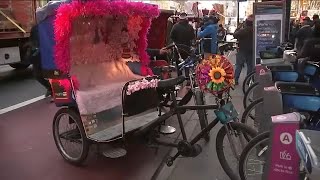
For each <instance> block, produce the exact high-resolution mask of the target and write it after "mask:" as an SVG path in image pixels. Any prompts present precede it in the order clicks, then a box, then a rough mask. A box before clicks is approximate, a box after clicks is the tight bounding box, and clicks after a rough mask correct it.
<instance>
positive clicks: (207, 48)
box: [197, 16, 219, 59]
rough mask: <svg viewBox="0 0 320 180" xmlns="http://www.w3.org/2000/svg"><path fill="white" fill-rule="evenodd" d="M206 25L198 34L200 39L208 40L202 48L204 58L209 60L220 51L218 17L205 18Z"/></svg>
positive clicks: (203, 43)
mask: <svg viewBox="0 0 320 180" xmlns="http://www.w3.org/2000/svg"><path fill="white" fill-rule="evenodd" d="M203 21H204V25H203V26H202V27H201V29H200V31H199V32H198V35H197V36H198V38H208V39H205V40H203V42H202V44H201V46H202V49H203V53H204V58H205V59H207V58H208V57H209V56H211V55H212V54H217V51H218V37H217V36H218V25H217V24H218V22H219V18H217V17H216V16H205V17H204V18H203Z"/></svg>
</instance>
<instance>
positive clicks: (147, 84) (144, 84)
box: [127, 78, 159, 95]
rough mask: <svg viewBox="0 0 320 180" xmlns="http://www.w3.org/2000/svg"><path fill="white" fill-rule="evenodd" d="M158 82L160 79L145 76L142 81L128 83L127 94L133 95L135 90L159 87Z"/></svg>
mask: <svg viewBox="0 0 320 180" xmlns="http://www.w3.org/2000/svg"><path fill="white" fill-rule="evenodd" d="M158 82H159V79H152V80H150V81H149V80H147V79H145V78H144V79H142V80H140V81H135V82H133V83H131V84H129V85H128V89H127V95H131V94H133V93H134V92H137V91H140V90H143V89H149V88H156V87H158Z"/></svg>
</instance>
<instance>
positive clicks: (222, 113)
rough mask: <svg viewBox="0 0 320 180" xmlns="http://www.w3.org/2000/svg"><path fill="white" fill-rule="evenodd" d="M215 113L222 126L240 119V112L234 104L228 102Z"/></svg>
mask: <svg viewBox="0 0 320 180" xmlns="http://www.w3.org/2000/svg"><path fill="white" fill-rule="evenodd" d="M214 113H215V114H216V116H217V118H218V120H219V121H220V122H221V123H222V124H226V123H228V122H230V121H232V120H233V119H235V118H237V117H238V112H237V110H236V108H235V107H234V106H233V104H232V102H228V103H227V104H225V105H224V106H222V107H221V108H219V109H217V110H215V111H214Z"/></svg>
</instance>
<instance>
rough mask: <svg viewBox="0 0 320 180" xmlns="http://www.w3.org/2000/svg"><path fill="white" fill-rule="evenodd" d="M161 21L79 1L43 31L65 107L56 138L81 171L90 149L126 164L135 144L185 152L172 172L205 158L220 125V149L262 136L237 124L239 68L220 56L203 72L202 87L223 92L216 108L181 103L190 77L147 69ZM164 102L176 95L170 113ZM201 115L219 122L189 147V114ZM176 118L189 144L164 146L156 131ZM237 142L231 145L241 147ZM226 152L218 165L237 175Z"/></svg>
mask: <svg viewBox="0 0 320 180" xmlns="http://www.w3.org/2000/svg"><path fill="white" fill-rule="evenodd" d="M158 14H159V10H158V8H157V6H154V5H148V4H144V3H141V2H127V1H104V0H97V1H87V2H79V1H72V2H71V3H62V4H61V5H60V6H59V8H58V9H57V10H56V14H55V15H54V16H51V17H50V18H48V19H47V21H44V22H42V23H39V34H40V52H41V61H42V66H43V69H44V74H46V75H47V77H48V78H49V79H50V82H51V85H52V90H53V93H54V96H53V97H54V102H55V104H56V105H57V106H58V107H60V109H59V110H58V111H57V112H56V114H55V116H54V119H53V137H54V140H55V144H56V146H57V149H58V150H59V152H60V154H61V155H62V157H63V158H64V159H65V160H67V161H68V162H70V163H72V164H75V165H79V164H81V163H82V162H83V161H84V160H85V159H86V157H87V155H88V152H89V146H90V144H91V143H98V144H100V143H104V144H112V145H115V147H113V148H108V149H107V150H104V151H103V155H104V156H106V157H111V158H112V157H113V158H115V157H120V156H122V155H123V154H125V153H126V151H125V148H126V142H127V141H126V140H127V139H128V138H131V137H143V138H146V139H148V140H153V141H154V142H156V143H158V144H160V145H166V146H171V147H175V148H177V149H178V153H177V154H176V155H175V156H173V157H168V161H167V165H168V166H170V165H172V163H173V161H174V160H175V159H176V158H177V157H178V156H180V155H182V156H184V157H195V156H197V155H198V154H200V152H201V146H200V145H198V144H197V142H198V141H199V140H200V139H201V138H203V137H204V136H206V135H207V134H208V132H209V131H210V130H211V129H212V128H213V127H214V126H215V125H216V124H218V122H221V123H223V127H222V128H221V129H220V131H219V133H218V136H217V140H219V143H220V144H221V142H222V144H223V139H224V138H226V137H228V138H230V137H234V136H235V137H238V136H240V135H241V134H243V133H245V134H247V135H248V137H253V136H255V135H256V132H255V131H254V130H252V129H250V127H248V126H244V125H243V124H241V123H238V122H236V120H235V121H234V119H236V116H237V113H236V111H235V109H234V107H233V105H232V103H231V102H230V94H229V90H230V88H231V86H232V83H233V78H232V77H233V67H232V64H230V62H229V61H227V60H226V59H225V58H223V57H220V56H217V57H216V58H213V59H211V60H208V61H204V62H205V63H204V64H203V63H202V65H201V66H198V67H199V68H197V71H198V75H197V77H198V80H197V81H198V83H199V87H201V88H202V89H203V90H205V89H208V88H209V89H210V88H211V90H210V92H213V93H214V92H218V91H216V89H218V90H219V92H220V94H219V95H218V96H216V97H217V98H218V97H219V99H217V98H216V102H217V104H210V105H185V104H180V103H177V99H176V96H175V86H176V85H179V84H181V83H183V82H184V81H185V77H183V76H179V77H176V78H170V79H167V80H160V79H159V77H158V76H155V75H153V73H152V70H151V69H150V68H149V67H148V64H149V61H150V60H149V58H148V56H147V53H146V47H147V41H146V37H147V32H148V29H149V27H150V23H151V20H152V18H155V17H157V16H158ZM53 37H54V38H53ZM128 61H134V62H140V65H141V66H139V67H138V69H139V68H140V70H138V71H140V74H139V75H138V74H134V73H133V70H132V68H130V67H129V66H128V65H127V64H128V63H127V62H128ZM202 67H203V71H202V70H201V68H202ZM135 68H137V67H135ZM212 68H213V69H212ZM222 68H225V69H222ZM210 69H212V71H210ZM208 70H209V71H210V73H211V75H210V76H209V75H208V73H209V72H207V71H208ZM216 70H217V72H216ZM201 73H204V76H200V75H201ZM219 74H220V76H219ZM216 76H217V77H216ZM218 76H219V77H218ZM211 78H213V79H214V78H218V80H219V85H218V86H217V84H216V83H213V82H209V81H210V79H211ZM218 80H217V81H216V82H218ZM224 92H226V93H224ZM164 94H169V95H170V96H169V97H170V101H171V106H170V108H169V110H168V111H167V112H165V113H163V111H162V109H163V107H164V104H162V103H163V102H164V101H165V100H164V99H163V98H164V97H167V96H164ZM199 109H200V110H206V109H211V110H215V113H216V115H217V117H218V118H216V119H215V120H214V121H212V122H210V123H209V124H207V127H206V128H204V129H203V130H201V132H200V133H199V134H198V135H197V136H196V137H195V138H193V139H192V140H191V141H188V139H187V137H186V132H185V129H184V123H183V121H182V117H181V114H182V111H186V110H199ZM173 115H176V116H177V119H178V123H179V128H180V130H181V135H182V138H183V139H182V140H180V141H179V142H178V143H168V142H161V141H160V140H158V139H157V137H158V134H157V129H158V128H159V126H160V125H161V124H162V123H163V122H164V121H165V120H166V119H168V118H170V117H172V116H173ZM63 123H65V124H63ZM241 137H242V136H241ZM233 142H235V141H233ZM233 142H231V141H230V143H231V144H232V145H233V146H234V144H233ZM220 144H219V151H218V152H217V153H218V157H219V161H220V162H221V165H222V166H223V168H224V169H226V170H230V164H228V162H227V161H226V160H225V158H226V157H227V155H226V154H224V150H223V148H224V147H223V145H220ZM71 146H77V147H78V149H71V148H70V147H71ZM120 147H121V148H120Z"/></svg>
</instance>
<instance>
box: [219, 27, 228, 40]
mask: <svg viewBox="0 0 320 180" xmlns="http://www.w3.org/2000/svg"><path fill="white" fill-rule="evenodd" d="M226 35H227V31H226V29H225V28H224V27H223V25H222V24H219V27H218V41H224V40H225V38H226Z"/></svg>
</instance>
